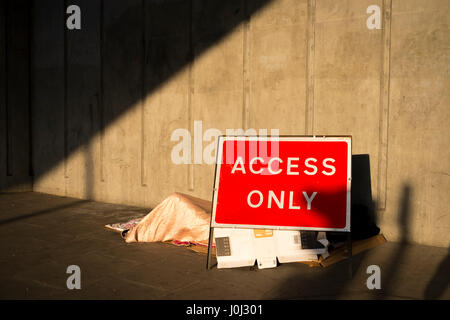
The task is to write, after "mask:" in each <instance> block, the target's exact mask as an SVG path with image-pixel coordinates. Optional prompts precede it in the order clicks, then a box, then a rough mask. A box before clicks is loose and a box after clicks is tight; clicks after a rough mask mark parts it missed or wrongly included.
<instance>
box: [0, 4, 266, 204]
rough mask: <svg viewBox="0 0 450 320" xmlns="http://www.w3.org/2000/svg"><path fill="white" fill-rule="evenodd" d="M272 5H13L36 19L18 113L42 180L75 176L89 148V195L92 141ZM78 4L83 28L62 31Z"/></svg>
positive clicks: (35, 172) (89, 189) (8, 11)
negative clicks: (73, 166) (78, 158)
mask: <svg viewBox="0 0 450 320" xmlns="http://www.w3.org/2000/svg"><path fill="white" fill-rule="evenodd" d="M270 1H271V0H231V1H220V0H170V1H160V0H152V1H150V0H135V1H120V0H109V1H105V0H95V1H87V0H77V1H71V2H70V3H69V2H67V1H58V0H48V1H30V2H27V1H22V2H20V5H14V6H12V5H11V4H10V2H11V1H5V7H4V8H3V9H4V12H5V13H6V15H9V14H11V10H13V11H15V12H16V13H17V11H21V12H22V11H24V12H26V14H28V15H29V19H28V21H29V39H30V40H29V41H30V43H29V54H30V57H29V64H30V66H29V71H30V74H29V76H30V88H29V89H30V99H29V100H30V106H24V107H23V108H24V110H21V112H18V113H17V112H16V113H17V114H22V115H27V116H29V117H30V119H31V120H30V125H29V131H30V134H29V140H30V141H29V143H30V146H31V147H30V157H31V161H30V162H31V170H30V172H31V174H32V175H34V180H37V179H39V178H40V177H41V176H43V175H45V174H46V173H48V172H49V171H50V170H52V169H54V168H55V167H58V166H64V175H65V176H66V177H67V175H69V173H68V172H67V170H68V169H67V168H66V167H65V166H66V164H65V163H64V160H65V159H67V158H68V157H69V156H71V155H72V154H73V153H74V152H75V151H77V150H81V151H82V152H83V153H84V154H85V160H84V162H85V164H86V168H85V171H86V172H85V175H86V179H85V180H86V194H85V197H86V198H91V197H92V192H93V189H94V188H93V183H94V178H93V172H92V170H93V162H94V161H93V153H94V149H95V148H97V145H95V148H94V145H93V144H91V141H92V139H93V138H94V137H96V136H99V135H102V134H103V133H104V131H105V130H107V128H108V126H110V125H111V124H112V123H113V122H115V121H116V120H117V119H119V118H120V117H121V116H122V115H124V114H125V113H126V112H127V111H128V110H130V109H131V108H133V107H135V106H136V104H137V103H139V102H140V101H142V99H144V98H145V97H146V96H147V95H149V94H151V93H152V92H153V91H155V90H157V89H158V88H159V87H160V86H162V85H163V84H164V83H166V82H167V81H168V80H169V79H171V78H172V77H173V76H175V75H176V74H177V73H178V72H180V71H182V70H183V69H184V68H188V67H189V66H190V65H191V64H192V62H193V61H195V60H196V59H198V58H199V57H200V56H201V55H202V54H204V53H205V52H206V51H207V50H209V49H210V48H212V47H213V46H215V45H216V44H218V43H219V42H220V41H221V40H223V39H224V37H226V36H227V35H228V34H230V32H232V31H233V30H235V29H236V28H237V27H239V25H241V24H242V23H243V22H244V21H246V20H248V19H249V18H250V17H251V16H252V15H253V14H254V13H256V12H257V11H259V10H261V9H263V8H264V6H266V5H267V4H268V3H269V2H270ZM72 4H75V5H78V6H79V7H80V8H81V14H82V15H81V17H82V20H81V21H82V28H81V30H67V28H65V27H64V26H65V22H66V19H67V17H68V16H69V14H67V13H66V7H67V6H68V5H72ZM23 14H25V13H23ZM9 23H10V24H11V23H14V22H13V21H11V19H10V21H9ZM9 29H11V28H9ZM211 72H215V71H214V70H211ZM6 76H7V77H8V75H6ZM186 94H187V92H186ZM6 108H7V109H8V108H12V106H11V105H9V106H7V107H6ZM16 108H18V106H16ZM166 108H176V106H173V105H167V106H166ZM186 112H187V110H186ZM1 116H2V117H4V113H1ZM7 120H8V119H2V121H7ZM171 120H173V119H167V121H171ZM168 138H169V137H168ZM100 148H102V146H101V147H100ZM63 163H64V164H63ZM75 174H76V173H75ZM27 179H29V178H28V177H27V176H24V177H23V180H27ZM21 182H22V181H20V180H17V179H16V180H15V181H14V183H16V184H20V183H21Z"/></svg>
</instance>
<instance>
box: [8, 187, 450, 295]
mask: <svg viewBox="0 0 450 320" xmlns="http://www.w3.org/2000/svg"><path fill="white" fill-rule="evenodd" d="M149 211H150V209H149V208H139V207H132V206H124V205H114V204H108V203H101V202H94V201H86V200H79V199H73V198H66V197H59V196H53V195H47V194H41V193H34V192H25V193H5V194H0V250H1V252H2V255H1V256H0V264H1V267H0V282H1V284H2V285H1V287H0V299H202V300H208V299H220V300H223V299H256V300H259V299H450V289H449V282H450V275H449V272H448V270H450V260H449V256H450V251H449V250H448V249H447V248H438V247H430V246H421V245H413V244H408V243H395V242H387V243H385V244H383V245H381V246H379V247H376V248H374V249H371V250H369V251H366V252H363V253H361V254H359V255H356V256H354V257H353V261H352V266H353V270H354V273H353V277H352V278H351V279H350V278H349V276H348V263H347V261H342V262H339V263H337V264H335V265H332V266H329V267H327V268H311V267H308V266H306V265H303V264H299V263H288V264H282V265H279V266H278V267H277V268H273V269H264V270H258V269H257V268H255V267H245V268H235V269H217V268H213V269H212V270H206V269H205V264H206V257H205V255H202V254H199V253H196V252H193V251H191V250H187V249H186V248H183V247H177V246H174V245H171V244H167V243H131V244H127V243H125V242H124V240H123V239H122V238H121V237H120V235H119V234H118V233H114V232H111V231H109V230H107V229H105V228H104V225H105V224H106V223H114V222H119V221H125V220H127V219H130V218H133V217H136V216H142V215H145V214H146V213H148V212H149ZM72 264H73V265H78V266H79V267H80V268H81V289H80V290H76V289H74V290H69V289H68V288H67V286H66V281H67V278H68V277H69V276H70V275H69V274H67V273H66V271H67V267H68V266H69V265H72ZM370 265H377V266H379V267H380V270H381V283H382V288H381V289H380V290H369V289H368V288H367V285H366V281H367V278H368V277H369V274H367V268H368V266H370Z"/></svg>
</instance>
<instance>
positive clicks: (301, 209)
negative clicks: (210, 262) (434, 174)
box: [211, 136, 351, 231]
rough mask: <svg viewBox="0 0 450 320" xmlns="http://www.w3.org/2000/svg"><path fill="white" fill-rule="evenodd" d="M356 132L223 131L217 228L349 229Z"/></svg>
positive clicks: (216, 199)
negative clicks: (227, 133)
mask: <svg viewBox="0 0 450 320" xmlns="http://www.w3.org/2000/svg"><path fill="white" fill-rule="evenodd" d="M350 186H351V137H320V138H319V137H291V136H290V137H286V136H281V137H257V136H254V137H245V136H220V137H219V139H218V148H217V165H216V177H215V184H214V197H213V204H214V205H213V213H212V221H211V226H212V227H239V228H258V229H292V230H319V231H350Z"/></svg>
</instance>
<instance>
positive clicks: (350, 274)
mask: <svg viewBox="0 0 450 320" xmlns="http://www.w3.org/2000/svg"><path fill="white" fill-rule="evenodd" d="M347 255H348V256H347V260H348V277H349V279H352V278H353V263H352V255H353V254H352V233H351V232H347Z"/></svg>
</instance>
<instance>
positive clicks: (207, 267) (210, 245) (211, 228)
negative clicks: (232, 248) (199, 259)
mask: <svg viewBox="0 0 450 320" xmlns="http://www.w3.org/2000/svg"><path fill="white" fill-rule="evenodd" d="M213 236H214V228H213V227H210V228H209V241H208V257H207V258H206V269H207V270H209V269H210V268H211V255H212V242H213Z"/></svg>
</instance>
